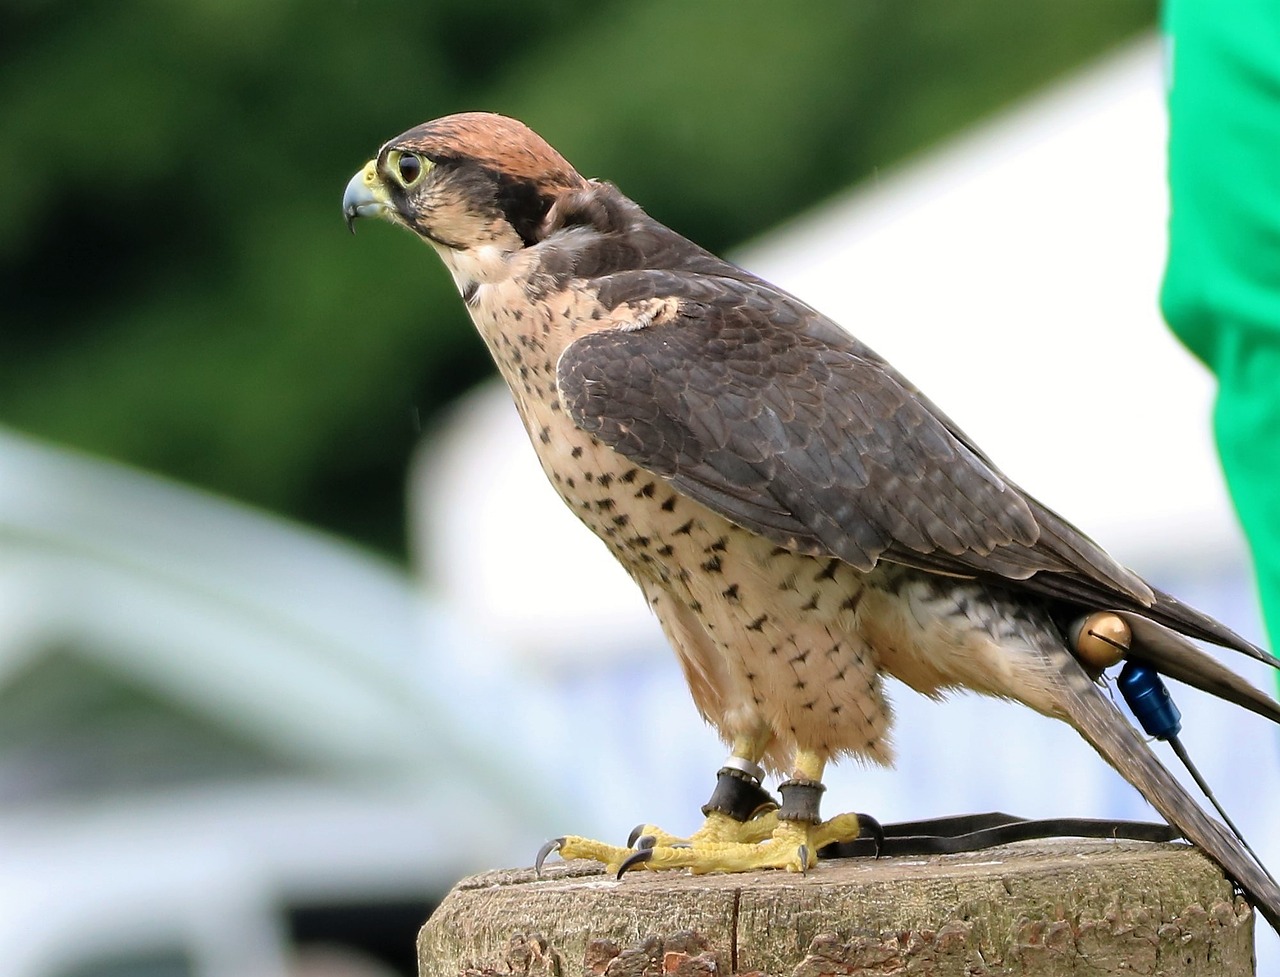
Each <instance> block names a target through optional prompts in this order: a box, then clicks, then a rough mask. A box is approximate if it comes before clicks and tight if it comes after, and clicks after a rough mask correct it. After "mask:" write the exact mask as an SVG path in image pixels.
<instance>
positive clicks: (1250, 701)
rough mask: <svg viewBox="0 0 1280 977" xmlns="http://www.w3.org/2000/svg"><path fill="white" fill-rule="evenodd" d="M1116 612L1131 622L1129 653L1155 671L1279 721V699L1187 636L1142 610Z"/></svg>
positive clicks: (1273, 720) (1275, 721)
mask: <svg viewBox="0 0 1280 977" xmlns="http://www.w3.org/2000/svg"><path fill="white" fill-rule="evenodd" d="M1116 613H1117V614H1119V615H1120V616H1121V617H1122V618H1124V619H1125V621H1126V622H1128V624H1129V627H1130V629H1131V630H1132V631H1133V648H1132V649H1131V650H1130V652H1129V654H1130V657H1133V658H1138V659H1141V660H1142V661H1145V662H1147V663H1149V664H1150V665H1151V666H1152V667H1154V668H1155V670H1156V671H1158V672H1160V673H1162V674H1164V675H1167V676H1169V677H1170V678H1172V679H1177V680H1178V681H1179V682H1185V683H1186V684H1187V685H1193V686H1195V687H1196V688H1197V689H1200V690H1201V691H1202V692H1208V693H1209V694H1210V695H1216V696H1217V697H1218V698H1220V699H1225V700H1227V701H1228V702H1233V703H1235V704H1236V705H1238V706H1244V708H1246V709H1248V710H1250V711H1252V712H1256V713H1257V714H1258V715H1259V716H1265V717H1266V718H1267V719H1270V720H1271V721H1272V722H1274V723H1280V703H1278V702H1276V701H1275V700H1274V699H1272V698H1271V697H1270V696H1269V695H1267V694H1265V693H1264V692H1261V691H1259V690H1258V689H1256V688H1254V687H1253V686H1252V685H1250V684H1249V683H1248V682H1247V681H1245V680H1244V679H1242V678H1241V677H1240V676H1239V675H1237V674H1236V673H1235V672H1233V671H1231V669H1229V668H1227V667H1226V666H1225V665H1222V664H1220V663H1219V662H1218V660H1217V659H1216V658H1214V657H1213V656H1211V655H1209V654H1207V653H1205V652H1204V651H1202V650H1200V648H1198V647H1197V646H1196V645H1194V644H1192V643H1191V642H1190V641H1189V640H1188V639H1187V638H1185V637H1183V636H1182V635H1180V634H1178V633H1177V632H1176V631H1172V630H1170V629H1169V628H1167V627H1165V626H1164V625H1162V624H1157V623H1156V622H1155V621H1151V620H1148V619H1147V618H1145V617H1143V616H1142V615H1140V614H1133V613H1131V612H1128V611H1116ZM1269 664H1270V662H1269Z"/></svg>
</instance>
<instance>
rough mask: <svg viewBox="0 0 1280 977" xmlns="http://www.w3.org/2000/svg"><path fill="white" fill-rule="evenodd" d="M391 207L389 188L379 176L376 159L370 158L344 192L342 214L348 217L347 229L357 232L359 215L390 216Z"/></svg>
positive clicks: (348, 183)
mask: <svg viewBox="0 0 1280 977" xmlns="http://www.w3.org/2000/svg"><path fill="white" fill-rule="evenodd" d="M390 209H391V202H390V198H389V197H388V195H387V188H386V186H384V185H383V182H382V179H381V178H380V177H379V176H378V168H377V161H376V160H372V159H371V160H369V162H367V163H365V164H364V169H362V170H361V171H360V172H359V173H357V174H356V175H355V176H353V177H352V178H351V179H350V180H349V181H348V182H347V189H346V190H345V191H344V192H343V194H342V216H343V217H345V218H346V219H347V230H349V231H350V232H351V233H352V234H354V233H355V232H356V218H357V217H379V216H389V211H390Z"/></svg>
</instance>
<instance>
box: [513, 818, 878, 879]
mask: <svg viewBox="0 0 1280 977" xmlns="http://www.w3.org/2000/svg"><path fill="white" fill-rule="evenodd" d="M757 822H760V823H757ZM864 824H865V825H866V826H867V827H870V828H871V830H876V829H877V828H878V827H879V826H878V825H875V822H874V821H872V820H871V819H869V818H863V817H862V816H860V815H857V814H840V815H837V816H836V817H834V818H832V819H831V820H829V821H823V822H821V823H820V824H808V823H806V822H801V821H783V820H779V819H778V817H777V815H776V813H773V812H770V813H768V814H765V815H762V816H760V817H758V818H753V819H752V820H750V821H747V822H739V821H734V820H733V819H732V818H728V817H726V816H724V815H722V814H716V813H713V814H711V815H710V816H708V818H707V823H705V824H704V825H703V826H702V827H701V828H700V829H699V830H698V831H696V832H694V833H693V834H692V835H691V836H690V837H689V838H688V839H682V838H677V837H675V836H673V835H669V834H667V833H666V832H665V831H660V830H659V829H657V828H651V827H650V826H648V825H645V826H644V827H643V828H642V829H640V830H641V832H642V833H641V834H640V835H639V836H635V835H633V837H634V838H635V842H634V843H635V845H636V847H634V848H622V847H620V846H618V845H607V844H605V843H603V842H599V841H592V840H591V839H590V838H579V837H577V836H575V835H569V836H567V837H564V838H556V839H555V840H553V841H549V842H547V844H545V845H543V847H542V850H541V851H540V852H539V853H538V859H537V862H536V863H535V868H537V869H539V870H540V869H541V868H542V862H543V860H544V859H545V858H546V857H547V855H549V854H551V852H553V851H558V852H560V857H562V858H564V859H566V860H567V859H571V858H589V859H593V860H595V861H597V862H601V863H603V864H604V865H605V866H606V867H607V868H608V870H609V871H610V872H616V873H617V875H618V877H619V878H621V877H622V875H623V874H624V873H625V872H627V871H629V870H631V869H633V868H639V867H641V866H643V867H644V868H648V869H671V868H687V869H688V870H689V871H691V872H693V873H694V874H695V875H701V874H703V873H706V872H752V871H755V870H757V869H763V868H782V869H786V870H787V871H789V872H804V871H807V870H808V869H811V868H813V867H814V866H815V865H816V864H817V862H818V849H819V848H822V847H824V846H826V845H829V844H832V843H834V842H840V841H853V840H854V839H855V838H857V837H858V835H859V834H860V833H861V832H862V830H863V826H864ZM872 826H874V827H872Z"/></svg>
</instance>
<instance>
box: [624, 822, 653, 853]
mask: <svg viewBox="0 0 1280 977" xmlns="http://www.w3.org/2000/svg"><path fill="white" fill-rule="evenodd" d="M646 827H648V825H646V824H645V823H644V822H643V821H641V822H640V823H639V824H637V825H636V826H635V827H634V828H632V829H631V834H629V835H627V847H628V848H634V847H635V846H636V841H637V840H638V839H639V838H640V836H641V835H643V834H644V829H645V828H646Z"/></svg>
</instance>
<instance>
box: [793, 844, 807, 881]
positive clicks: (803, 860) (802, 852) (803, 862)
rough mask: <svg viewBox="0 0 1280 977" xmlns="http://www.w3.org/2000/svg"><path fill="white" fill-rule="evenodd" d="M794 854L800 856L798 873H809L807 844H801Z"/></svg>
mask: <svg viewBox="0 0 1280 977" xmlns="http://www.w3.org/2000/svg"><path fill="white" fill-rule="evenodd" d="M796 854H797V855H799V856H800V874H801V875H808V874H809V846H808V845H801V846H800V847H799V848H797V849H796Z"/></svg>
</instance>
